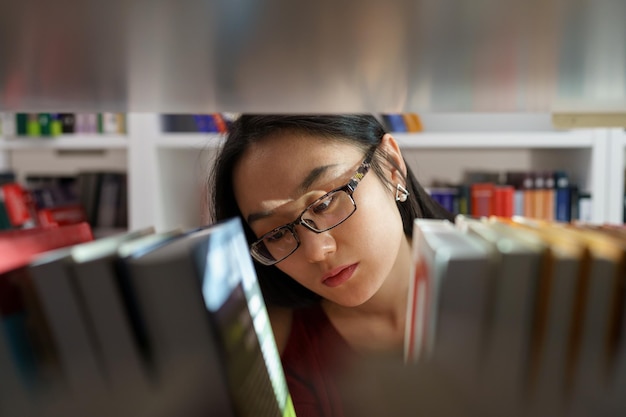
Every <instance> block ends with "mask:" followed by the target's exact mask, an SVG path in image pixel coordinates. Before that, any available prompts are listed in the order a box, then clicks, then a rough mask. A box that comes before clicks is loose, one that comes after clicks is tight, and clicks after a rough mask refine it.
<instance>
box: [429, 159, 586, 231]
mask: <svg viewBox="0 0 626 417" xmlns="http://www.w3.org/2000/svg"><path fill="white" fill-rule="evenodd" d="M428 192H429V193H430V195H431V196H432V197H433V199H435V200H436V201H437V202H438V203H439V204H440V205H441V206H442V207H444V208H445V209H447V210H448V211H450V212H451V213H454V214H464V215H470V216H472V217H482V216H498V217H512V216H521V217H526V218H532V219H540V220H547V221H559V222H570V221H573V220H582V221H590V220H591V195H590V194H589V193H587V192H583V191H582V190H580V189H579V187H578V186H577V185H576V184H573V183H572V182H571V181H570V179H569V175H568V174H567V173H566V172H565V171H562V170H544V171H507V172H467V173H466V178H465V180H464V181H463V182H462V183H460V184H435V185H433V186H431V187H429V188H428Z"/></svg>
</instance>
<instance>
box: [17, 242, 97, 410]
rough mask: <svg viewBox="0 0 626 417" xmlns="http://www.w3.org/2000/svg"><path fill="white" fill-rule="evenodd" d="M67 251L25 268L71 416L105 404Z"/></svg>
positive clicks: (87, 320) (43, 257) (32, 263)
mask: <svg viewBox="0 0 626 417" xmlns="http://www.w3.org/2000/svg"><path fill="white" fill-rule="evenodd" d="M71 250H72V249H71V247H68V248H62V249H58V250H56V251H52V252H47V253H45V254H43V255H42V256H40V257H37V258H36V259H35V260H33V261H32V262H31V263H30V264H29V265H28V268H27V269H28V274H29V276H30V279H31V281H32V284H33V288H34V291H35V294H36V296H37V298H38V299H39V300H40V302H41V306H42V311H43V313H44V315H45V317H46V320H47V323H48V325H49V327H50V332H51V334H52V339H53V342H54V345H55V346H56V348H57V351H58V357H59V361H60V366H61V369H62V373H63V376H64V382H65V383H66V385H67V392H66V394H65V395H64V400H65V403H66V404H68V407H70V405H69V404H71V409H72V411H71V413H69V414H71V415H80V414H81V413H84V412H85V411H86V410H88V407H89V406H91V407H94V408H95V409H98V408H101V407H102V406H103V405H104V404H106V403H107V402H108V400H109V396H108V392H107V386H106V382H105V373H104V369H103V367H102V363H101V361H100V359H99V358H98V354H97V351H98V346H96V345H95V341H94V340H93V338H92V333H91V332H92V328H91V323H90V322H89V319H88V317H87V315H86V314H85V312H84V300H83V299H82V297H80V295H78V294H76V289H75V285H74V282H73V278H72V275H71V271H70V266H71V261H72V259H71Z"/></svg>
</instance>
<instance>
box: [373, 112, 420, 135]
mask: <svg viewBox="0 0 626 417" xmlns="http://www.w3.org/2000/svg"><path fill="white" fill-rule="evenodd" d="M378 120H379V121H380V122H381V123H382V125H383V126H384V127H385V130H386V131H388V132H422V131H423V130H424V126H423V125H422V120H421V119H420V117H419V115H418V114H417V113H382V114H380V115H379V117H378Z"/></svg>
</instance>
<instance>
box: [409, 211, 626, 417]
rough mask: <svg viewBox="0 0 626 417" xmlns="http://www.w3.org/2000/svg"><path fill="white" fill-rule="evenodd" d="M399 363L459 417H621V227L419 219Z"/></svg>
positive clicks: (625, 375) (624, 250)
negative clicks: (433, 372) (455, 399)
mask: <svg viewBox="0 0 626 417" xmlns="http://www.w3.org/2000/svg"><path fill="white" fill-rule="evenodd" d="M413 260H414V267H413V271H412V280H411V291H410V300H409V308H408V309H407V336H406V338H405V342H406V344H405V358H406V360H407V361H408V362H410V363H416V364H428V365H430V366H434V367H436V368H437V369H443V370H444V371H446V372H448V375H449V376H450V375H453V379H454V381H455V382H456V383H458V386H460V387H462V392H463V393H464V394H463V397H462V398H464V399H465V400H467V401H466V403H465V404H466V406H467V408H466V412H467V413H468V415H493V416H498V415H507V416H565V415H567V416H590V415H593V416H617V415H624V413H626V397H624V395H623V392H622V391H623V387H624V386H626V385H625V384H626V337H625V336H626V333H625V331H626V308H625V306H626V292H625V291H624V287H625V285H626V227H625V226H623V225H619V226H613V225H590V224H583V223H576V224H564V223H556V222H546V221H539V220H530V219H525V218H519V217H514V218H513V219H505V218H499V217H491V218H482V219H475V218H471V217H468V216H458V217H457V219H456V222H455V223H454V224H453V223H451V222H448V221H443V220H425V219H416V220H415V228H414V236H413Z"/></svg>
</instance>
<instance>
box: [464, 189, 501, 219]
mask: <svg viewBox="0 0 626 417" xmlns="http://www.w3.org/2000/svg"><path fill="white" fill-rule="evenodd" d="M494 190H495V185H494V184H493V183H490V182H485V183H476V184H472V185H471V191H470V196H471V199H472V204H471V207H472V216H473V217H489V216H491V215H493V214H494V209H493V203H494V197H493V196H494Z"/></svg>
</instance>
